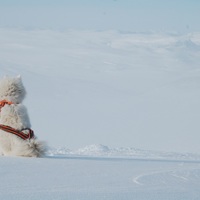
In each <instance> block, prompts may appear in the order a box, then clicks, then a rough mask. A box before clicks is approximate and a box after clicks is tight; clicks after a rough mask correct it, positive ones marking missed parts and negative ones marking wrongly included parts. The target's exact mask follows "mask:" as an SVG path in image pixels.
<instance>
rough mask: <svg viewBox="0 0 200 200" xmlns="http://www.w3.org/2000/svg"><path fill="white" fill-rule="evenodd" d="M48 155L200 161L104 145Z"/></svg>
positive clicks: (189, 155)
mask: <svg viewBox="0 0 200 200" xmlns="http://www.w3.org/2000/svg"><path fill="white" fill-rule="evenodd" d="M47 155H48V156H69V157H70V156H89V157H109V158H110V157H113V158H128V159H158V160H188V161H200V155H198V154H193V153H176V152H161V151H151V150H142V149H137V148H131V147H119V148H110V147H108V146H105V145H102V144H92V145H88V146H85V147H83V148H79V149H77V150H70V149H68V148H66V147H60V148H50V149H49V151H48V153H47Z"/></svg>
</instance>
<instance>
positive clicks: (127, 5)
mask: <svg viewBox="0 0 200 200" xmlns="http://www.w3.org/2000/svg"><path fill="white" fill-rule="evenodd" d="M199 10H200V1H199V0H168V1H166V0H0V28H5V27H6V28H8V27H9V28H13V27H14V28H16V27H17V28H29V29H35V28H42V29H62V30H63V29H69V28H70V29H92V30H108V29H115V30H121V31H178V32H193V31H200V26H199V19H200V12H199Z"/></svg>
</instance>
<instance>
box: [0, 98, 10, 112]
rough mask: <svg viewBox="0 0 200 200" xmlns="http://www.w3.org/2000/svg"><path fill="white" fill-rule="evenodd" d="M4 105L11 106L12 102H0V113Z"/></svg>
mask: <svg viewBox="0 0 200 200" xmlns="http://www.w3.org/2000/svg"><path fill="white" fill-rule="evenodd" d="M6 104H8V105H11V104H13V102H11V101H6V100H2V101H0V111H1V108H3V107H4V106H5V105H6Z"/></svg>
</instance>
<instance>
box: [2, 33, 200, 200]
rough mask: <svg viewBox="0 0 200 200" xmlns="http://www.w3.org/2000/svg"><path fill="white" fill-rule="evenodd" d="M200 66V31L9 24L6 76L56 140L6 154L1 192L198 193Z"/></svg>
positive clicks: (92, 196)
mask: <svg viewBox="0 0 200 200" xmlns="http://www.w3.org/2000/svg"><path fill="white" fill-rule="evenodd" d="M199 67H200V33H199V32H191V33H189V34H179V33H166V32H165V33H161V32H148V33H132V32H127V33H125V32H123V33H122V32H119V31H113V30H110V31H93V30H87V31H80V30H66V31H53V30H39V29H38V30H23V29H21V30H20V29H0V72H1V76H4V75H5V74H8V75H17V74H21V75H22V78H23V80H24V84H25V86H26V88H27V92H28V96H27V99H26V102H25V104H26V106H27V108H28V110H29V114H30V119H31V122H32V127H33V129H34V131H35V134H36V135H37V136H38V138H39V139H42V140H45V141H47V142H48V143H49V146H53V147H54V148H50V149H49V151H48V154H47V156H46V158H40V159H30V158H11V157H0V177H1V182H0V199H4V200H11V199H22V200H23V199H33V200H34V199H44V200H46V199H48V200H51V199H52V200H54V199H56V200H62V199H63V200H64V199H70V200H75V199H77V200H98V199H99V200H102V199H107V200H118V199H119V200H123V199H124V200H132V199H134V200H147V199H148V200H155V199H159V200H180V199H181V200H198V199H199V196H200V191H199V187H200V156H199V152H200V145H199V139H200V137H199V131H200V129H199V118H200V106H199V99H200V93H199V88H200V70H199V69H200V68H199ZM88 144H93V145H88ZM101 144H105V145H101ZM107 145H108V146H107ZM58 146H63V147H62V148H58ZM82 147H83V148H82ZM122 147H123V148H122ZM143 149H150V150H143ZM151 149H152V150H151ZM174 152H181V153H174ZM185 152H189V153H185Z"/></svg>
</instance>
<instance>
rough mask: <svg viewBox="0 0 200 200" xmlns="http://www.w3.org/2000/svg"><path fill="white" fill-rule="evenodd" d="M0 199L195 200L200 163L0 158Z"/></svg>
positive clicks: (74, 158)
mask: <svg viewBox="0 0 200 200" xmlns="http://www.w3.org/2000/svg"><path fill="white" fill-rule="evenodd" d="M0 160H1V162H0V173H1V182H0V199H4V200H12V199H13V200H14V199H22V200H23V199H30V200H34V199H44V200H46V199H48V200H64V199H78V200H102V199H106V200H132V199H135V200H146V199H148V200H155V199H160V200H169V199H170V200H179V199H182V200H189V199H190V200H198V199H199V196H200V191H199V187H200V163H199V162H183V161H181V162H178V161H152V160H148V159H146V160H134V159H132V160H130V159H120V158H101V157H96V158H94V157H82V158H77V157H57V156H52V157H49V158H35V159H31V158H11V157H1V158H0Z"/></svg>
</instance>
